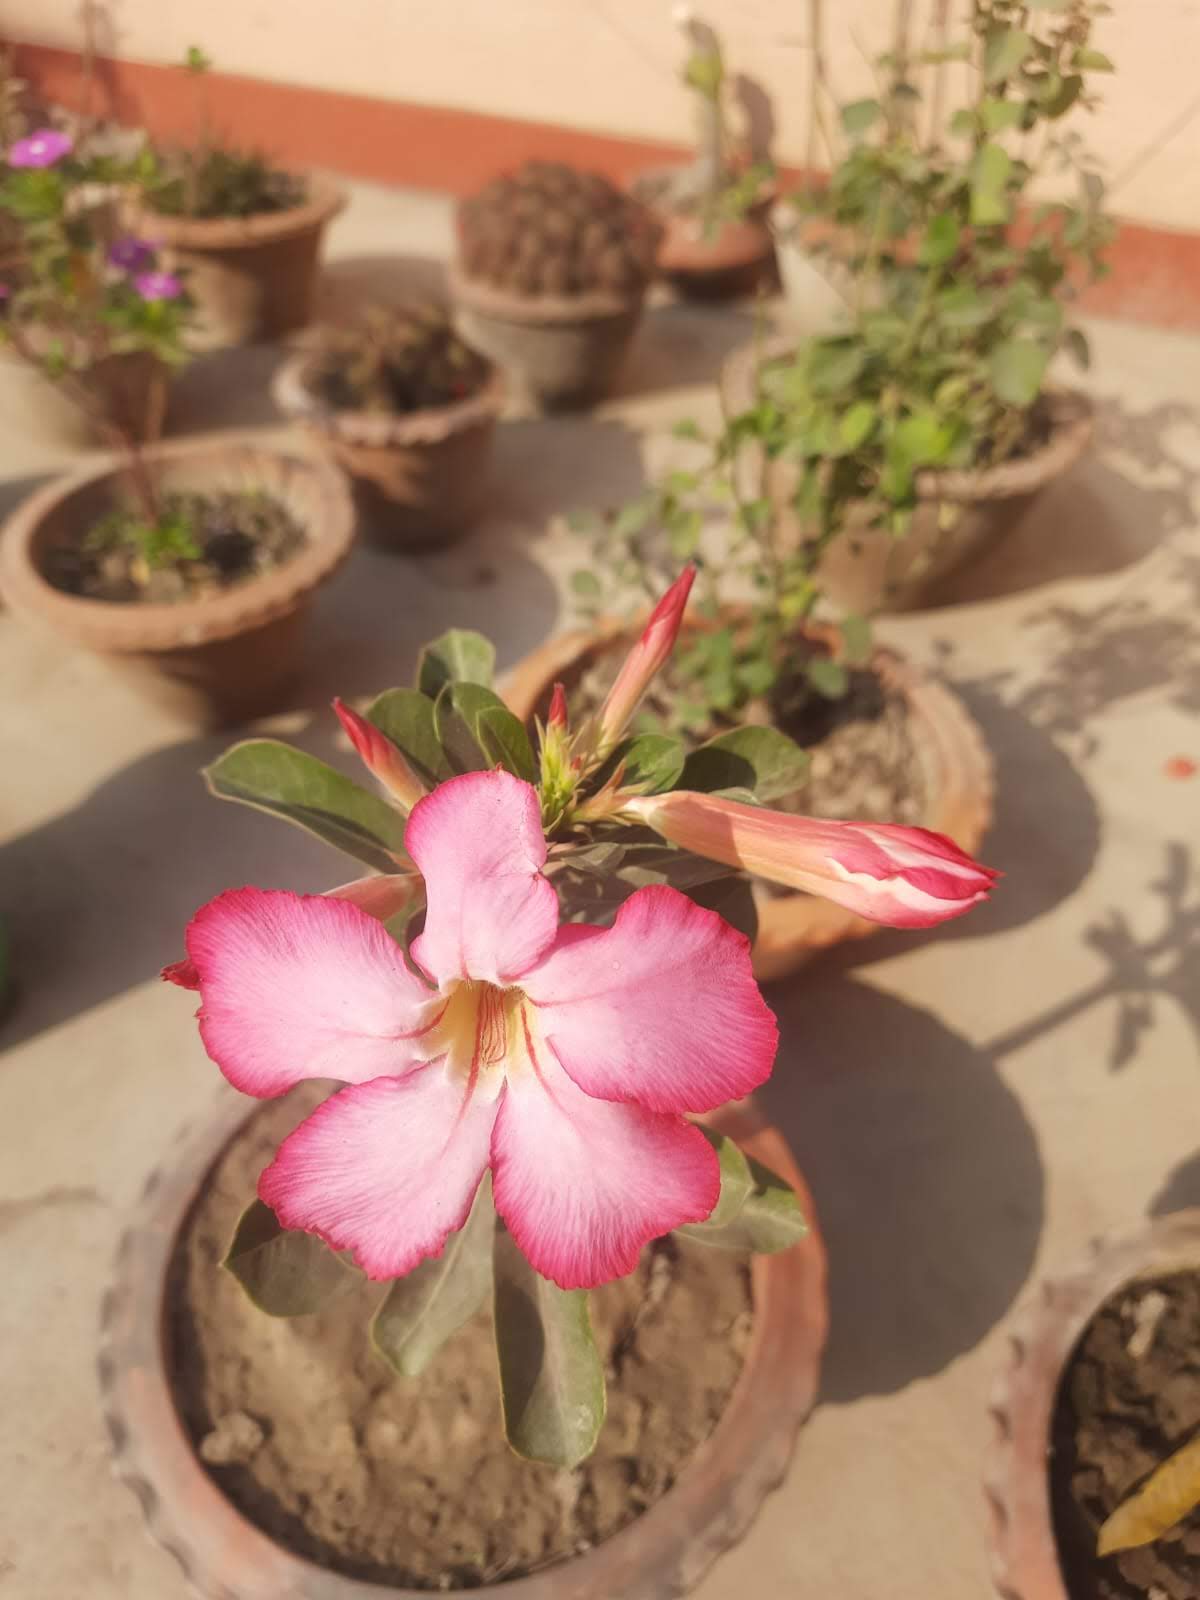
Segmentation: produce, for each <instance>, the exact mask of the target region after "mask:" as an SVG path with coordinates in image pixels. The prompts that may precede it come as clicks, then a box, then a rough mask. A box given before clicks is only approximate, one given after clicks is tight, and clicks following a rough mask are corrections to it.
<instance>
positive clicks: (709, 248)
mask: <svg viewBox="0 0 1200 1600" xmlns="http://www.w3.org/2000/svg"><path fill="white" fill-rule="evenodd" d="M681 170H683V169H682V168H681V167H678V166H670V167H653V168H651V169H650V171H648V172H643V173H639V174H638V176H637V177H636V178H635V179H634V180H633V182H632V183H631V184H630V191H631V193H632V194H633V195H634V196H635V197H636V198H637V199H639V200H641V201H642V202H643V204H644V205H646V206H647V207H648V208H649V209H650V211H651V212H652V213H653V214H654V216H655V218H656V220H657V221H658V223H659V224H660V226H661V228H662V237H661V239H660V242H659V246H658V271H659V275H660V276H661V277H663V278H666V280H667V281H668V283H670V284H671V286H672V287H673V288H674V289H676V290H677V291H678V292H679V293H680V294H682V295H686V296H687V297H688V298H690V299H693V300H732V299H735V298H737V297H739V296H742V295H748V294H753V293H754V291H755V289H757V288H758V286H759V284H760V283H761V282H762V281H763V280H764V278H766V277H768V276H769V274H770V271H771V266H772V259H773V256H774V244H773V242H772V239H771V231H770V229H769V228H768V227H767V214H768V213H769V211H770V209H771V206H772V204H773V203H774V199H775V189H774V186H773V185H764V186H763V189H762V194H761V197H760V198H759V199H758V200H756V201H755V202H754V204H753V205H752V206H750V207H748V209H747V211H746V213H745V215H744V216H742V217H736V218H730V219H729V220H728V221H725V222H720V223H718V224H717V226H716V227H715V228H713V229H706V228H705V227H704V224H703V221H702V220H701V218H699V217H697V216H693V215H688V214H687V213H685V212H681V211H679V210H678V209H676V208H675V207H672V206H671V205H670V204H669V203H667V202H666V201H665V200H664V199H663V198H662V196H663V195H664V193H669V190H670V182H671V178H672V176H673V175H674V174H675V173H677V172H679V171H681Z"/></svg>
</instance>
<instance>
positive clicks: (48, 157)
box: [8, 128, 75, 167]
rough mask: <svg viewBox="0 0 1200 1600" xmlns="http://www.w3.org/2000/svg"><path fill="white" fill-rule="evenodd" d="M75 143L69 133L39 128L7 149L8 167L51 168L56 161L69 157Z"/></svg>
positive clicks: (55, 129)
mask: <svg viewBox="0 0 1200 1600" xmlns="http://www.w3.org/2000/svg"><path fill="white" fill-rule="evenodd" d="M74 148H75V141H74V140H73V139H72V138H71V135H70V134H69V133H60V132H59V130H58V129H57V128H39V129H38V130H37V132H36V133H30V134H27V135H26V136H25V138H24V139H18V140H17V142H16V143H15V144H14V145H11V146H10V147H9V151H8V164H9V166H10V167H52V166H53V165H54V163H55V162H56V161H61V160H62V158H63V157H64V156H67V155H70V153H71V151H72V150H73V149H74Z"/></svg>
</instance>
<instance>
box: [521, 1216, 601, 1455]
mask: <svg viewBox="0 0 1200 1600" xmlns="http://www.w3.org/2000/svg"><path fill="white" fill-rule="evenodd" d="M493 1270H494V1275H495V1318H496V1353H497V1355H498V1356H499V1358H500V1397H501V1400H502V1402H503V1406H504V1431H505V1433H506V1434H507V1435H508V1442H509V1444H510V1445H512V1447H513V1449H514V1450H515V1451H516V1452H517V1454H518V1455H520V1456H524V1457H525V1458H526V1459H527V1460H529V1461H545V1462H547V1463H548V1464H549V1465H551V1466H556V1467H576V1466H578V1465H579V1463H580V1462H581V1461H583V1460H585V1459H586V1457H587V1456H589V1455H590V1454H591V1453H592V1451H593V1450H594V1449H595V1446H596V1440H597V1438H598V1437H599V1434H600V1429H601V1427H602V1426H603V1423H604V1410H605V1395H604V1368H603V1367H602V1365H601V1362H600V1356H599V1354H598V1352H597V1350H596V1344H595V1340H594V1339H593V1338H592V1324H591V1318H590V1317H589V1315H588V1298H587V1291H586V1290H585V1289H560V1288H558V1286H557V1285H556V1284H553V1283H551V1282H550V1280H549V1279H548V1278H543V1277H541V1276H540V1274H538V1273H536V1272H535V1271H534V1270H533V1268H532V1267H531V1266H530V1265H529V1263H528V1261H526V1259H525V1257H524V1256H523V1255H522V1254H521V1252H520V1250H518V1248H517V1246H516V1244H515V1243H514V1241H513V1239H512V1236H511V1235H510V1234H509V1233H508V1232H507V1231H505V1230H504V1229H499V1230H497V1233H496V1241H495V1251H494V1255H493Z"/></svg>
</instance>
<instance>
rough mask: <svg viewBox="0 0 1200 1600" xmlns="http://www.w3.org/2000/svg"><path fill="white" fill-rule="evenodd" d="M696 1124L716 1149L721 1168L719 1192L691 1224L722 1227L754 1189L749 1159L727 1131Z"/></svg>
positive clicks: (733, 1216)
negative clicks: (708, 1209)
mask: <svg viewBox="0 0 1200 1600" xmlns="http://www.w3.org/2000/svg"><path fill="white" fill-rule="evenodd" d="M696 1126H697V1127H698V1128H699V1129H700V1132H701V1133H702V1134H703V1135H704V1137H705V1138H706V1139H707V1140H708V1142H709V1144H710V1145H712V1147H713V1149H714V1150H715V1151H716V1152H717V1163H718V1165H719V1167H720V1169H721V1192H720V1194H719V1195H718V1197H717V1203H716V1205H715V1206H714V1207H713V1209H712V1211H711V1212H710V1213H709V1215H708V1216H707V1217H706V1218H705V1219H704V1221H703V1222H702V1223H693V1224H691V1226H693V1227H702V1228H724V1227H727V1226H728V1225H729V1223H731V1222H732V1221H733V1220H734V1218H735V1217H736V1216H738V1214H739V1213H740V1212H741V1210H742V1207H743V1206H744V1205H745V1204H746V1201H747V1200H748V1199H749V1198H750V1196H751V1195H752V1194H753V1193H754V1176H753V1174H752V1173H751V1171H750V1163H749V1161H748V1160H747V1158H746V1156H745V1155H744V1154H743V1153H742V1147H741V1145H739V1144H738V1142H737V1141H736V1139H731V1138H729V1136H728V1134H724V1133H717V1131H716V1130H715V1129H714V1128H706V1127H705V1126H704V1125H703V1124H702V1123H697V1124H696Z"/></svg>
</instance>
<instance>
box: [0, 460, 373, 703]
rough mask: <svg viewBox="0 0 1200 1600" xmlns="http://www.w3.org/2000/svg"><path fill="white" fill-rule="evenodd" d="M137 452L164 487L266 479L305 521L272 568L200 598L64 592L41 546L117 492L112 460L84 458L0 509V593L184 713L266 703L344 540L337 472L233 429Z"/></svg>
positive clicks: (349, 510)
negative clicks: (5, 512)
mask: <svg viewBox="0 0 1200 1600" xmlns="http://www.w3.org/2000/svg"><path fill="white" fill-rule="evenodd" d="M146 461H147V463H148V465H149V467H150V469H151V471H152V472H153V473H154V475H155V478H156V480H157V482H158V483H159V484H160V485H161V486H162V487H163V488H164V489H168V490H170V489H194V490H201V491H204V490H219V489H232V488H256V489H263V490H265V491H266V492H267V493H269V494H271V495H274V496H276V497H277V498H278V499H280V500H282V501H283V502H284V503H285V504H286V505H287V506H288V508H289V509H290V510H291V511H292V513H293V514H294V516H295V517H296V518H297V519H298V520H299V521H300V522H301V523H302V524H303V525H304V527H305V528H306V529H307V531H308V536H309V543H308V544H307V545H305V547H304V548H303V549H302V550H301V551H300V552H299V553H298V554H297V555H296V556H295V558H294V559H293V560H291V561H289V562H287V563H286V564H285V565H284V566H282V567H280V568H278V569H277V570H276V571H273V572H269V573H266V574H265V575H264V576H262V577H259V578H251V579H249V580H247V581H246V582H245V583H242V584H238V585H235V586H233V587H232V588H230V589H227V590H226V591H225V592H224V593H222V594H220V595H217V596H214V597H211V598H206V599H201V600H194V601H182V602H180V603H179V604H176V605H164V604H155V605H139V604H137V603H136V602H133V603H130V604H127V605H126V604H120V603H116V602H112V601H106V600H89V599H84V598H82V597H80V596H78V595H73V594H65V593H64V592H63V591H62V590H60V589H56V588H54V587H53V585H52V584H50V583H49V582H48V581H47V579H46V578H45V576H44V575H43V568H44V562H45V553H46V551H47V550H48V549H49V548H50V547H51V546H52V545H54V544H56V543H61V542H63V541H69V540H73V539H76V538H78V537H79V536H80V534H81V533H82V532H84V531H85V530H86V529H87V528H88V527H89V526H90V525H91V524H92V523H94V522H95V521H97V520H98V519H99V518H100V517H101V516H103V515H104V514H105V512H107V511H109V510H111V509H112V507H113V504H114V503H115V502H116V501H117V500H118V499H119V498H120V497H121V489H122V486H121V480H120V475H119V472H118V470H117V469H116V467H115V466H114V465H113V463H112V462H111V461H105V462H101V463H99V464H96V463H92V464H91V465H89V466H87V467H84V468H82V469H81V470H80V471H78V472H76V473H74V474H72V475H70V476H68V477H65V478H60V479H57V480H56V481H55V482H53V483H50V484H48V485H47V486H46V487H45V488H43V489H40V490H39V491H38V492H37V493H36V494H33V495H31V496H30V497H29V499H28V500H26V501H24V502H23V503H22V504H21V505H20V506H18V508H17V510H16V511H15V512H14V513H13V515H12V516H11V517H10V518H9V521H8V524H7V526H6V527H5V529H4V535H3V539H2V541H0V589H2V590H3V593H4V597H5V599H6V600H7V601H8V603H9V604H10V605H11V606H12V607H13V609H14V610H16V611H23V612H25V613H26V614H27V615H28V616H30V617H33V618H35V619H37V620H38V621H39V622H41V623H43V624H46V625H48V626H49V627H50V628H52V629H53V630H54V631H55V632H56V633H59V634H61V635H62V636H63V637H64V638H65V639H67V640H69V641H70V642H71V643H72V644H75V645H82V646H83V647H84V648H86V649H89V650H92V651H95V652H96V653H97V654H98V655H100V656H102V657H103V658H104V659H105V660H106V661H107V662H108V663H110V664H111V665H113V666H115V667H117V668H119V669H120V670H121V671H122V672H123V673H125V674H126V675H128V676H130V677H131V678H132V679H133V680H134V681H135V682H136V684H137V686H138V688H139V689H140V690H142V692H144V693H146V694H147V695H149V696H150V697H151V698H152V699H154V700H156V701H158V702H160V703H161V704H163V705H165V706H166V707H167V708H168V709H170V710H172V711H174V712H176V713H178V714H181V715H183V716H185V717H187V718H188V719H189V720H191V721H195V722H199V723H202V724H215V723H222V722H230V721H240V720H242V719H244V718H246V717H251V716H257V715H260V714H262V713H263V712H265V711H268V710H271V709H273V708H274V707H275V706H276V705H277V704H278V701H279V697H280V695H281V693H282V692H283V691H284V689H285V688H286V687H287V685H288V684H289V683H290V681H291V680H292V678H293V677H294V676H295V674H296V672H297V670H298V667H299V663H300V646H301V640H302V637H303V633H304V628H305V626H306V623H307V613H308V608H309V605H310V603H311V600H312V596H313V591H314V590H315V589H316V588H317V586H318V585H319V584H321V583H324V582H325V580H326V579H327V578H329V577H330V576H332V574H333V573H334V571H336V569H337V568H338V567H339V566H340V565H341V563H342V562H343V561H344V560H345V558H346V556H347V554H348V553H349V550H350V545H351V542H352V539H353V535H354V511H353V505H352V502H351V498H350V492H349V488H348V486H347V484H346V481H345V479H344V478H343V476H342V474H341V473H340V472H338V471H337V469H336V468H334V467H332V466H328V465H326V464H325V463H323V462H320V461H316V460H312V459H310V458H308V457H305V456H302V455H300V454H298V453H291V454H289V453H287V452H285V451H283V450H280V449H270V450H268V449H260V448H259V447H258V446H256V445H252V444H246V443H240V442H238V441H237V440H225V441H221V440H213V439H205V440H199V441H189V442H187V443H184V444H171V445H154V446H151V447H150V448H149V450H148V451H147V452H146Z"/></svg>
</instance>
